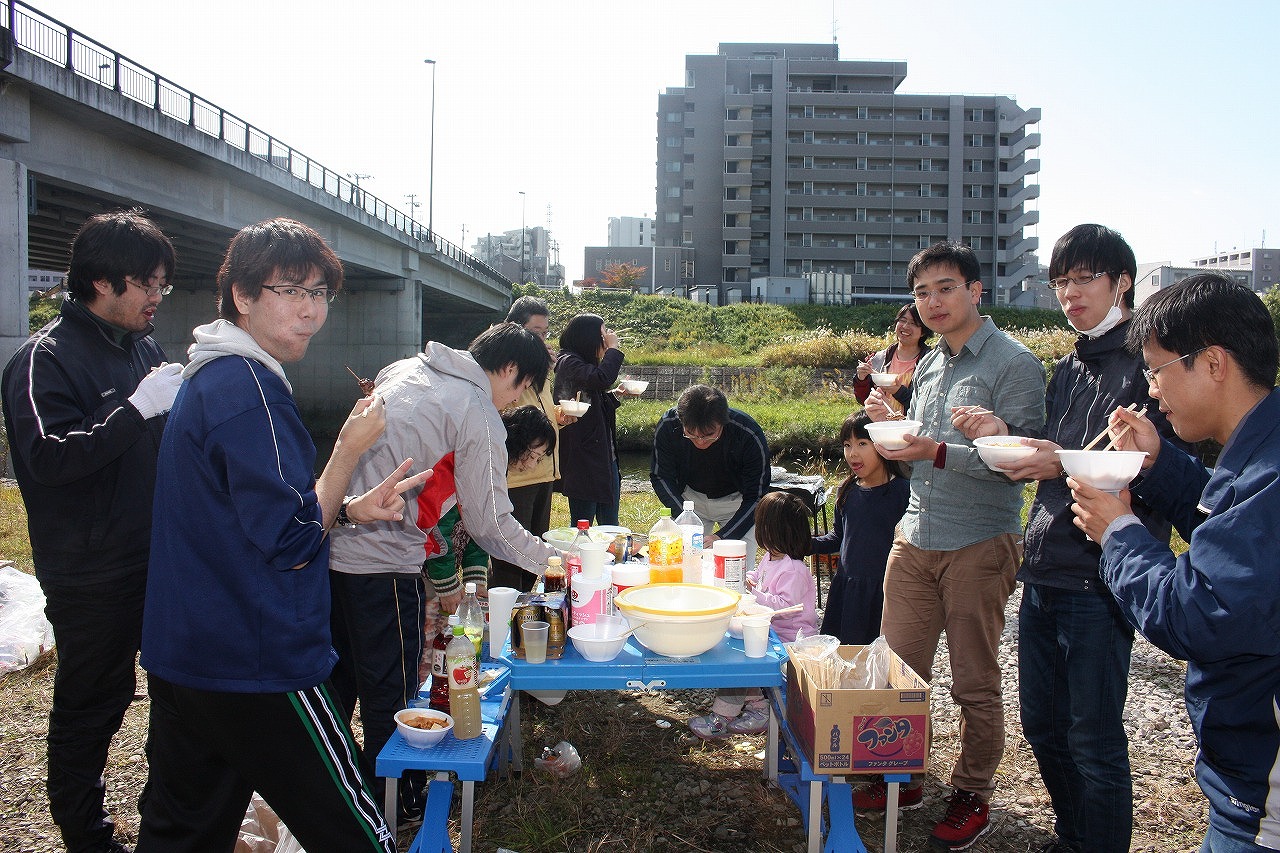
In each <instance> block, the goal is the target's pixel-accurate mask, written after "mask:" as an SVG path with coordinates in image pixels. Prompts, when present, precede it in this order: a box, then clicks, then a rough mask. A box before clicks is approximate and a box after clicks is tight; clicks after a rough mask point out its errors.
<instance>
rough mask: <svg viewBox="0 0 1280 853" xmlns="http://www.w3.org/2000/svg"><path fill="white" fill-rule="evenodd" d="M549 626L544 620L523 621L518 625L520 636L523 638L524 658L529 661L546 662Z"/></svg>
mask: <svg viewBox="0 0 1280 853" xmlns="http://www.w3.org/2000/svg"><path fill="white" fill-rule="evenodd" d="M549 628H550V626H549V625H548V624H547V623H546V622H525V623H524V624H523V625H521V626H520V637H521V639H523V640H524V659H525V660H527V661H528V662H529V663H546V661H547V630H548V629H549Z"/></svg>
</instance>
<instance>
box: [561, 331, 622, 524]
mask: <svg viewBox="0 0 1280 853" xmlns="http://www.w3.org/2000/svg"><path fill="white" fill-rule="evenodd" d="M624 358H626V356H625V355H624V354H623V352H622V350H620V349H618V335H617V333H616V332H614V331H613V330H612V329H609V328H608V327H606V326H605V323H604V319H603V318H601V317H599V316H597V315H595V314H579V315H577V316H576V317H574V318H573V319H572V320H570V321H569V324H568V325H567V326H565V329H564V331H563V332H562V333H561V334H560V354H559V355H558V356H557V357H556V368H555V373H556V381H555V398H556V400H557V401H559V400H574V399H579V397H578V395H579V394H581V400H582V401H583V402H586V403H590V404H591V408H589V409H587V411H586V412H585V413H584V414H583V415H582V416H580V417H579V418H578V420H577V421H576V422H574V423H571V424H569V425H567V426H563V427H561V428H560V476H561V479H560V491H561V492H562V493H563V494H564V495H565V497H567V498H568V499H569V520H570V521H571V522H577V521H579V520H581V519H584V518H585V519H586V520H587V521H591V522H593V523H596V524H617V523H618V502H619V493H620V489H621V483H622V480H621V476H620V475H619V474H618V447H617V436H618V422H617V409H618V406H620V405H621V403H620V402H619V400H618V397H617V396H616V395H615V394H614V393H611V392H612V391H613V389H615V388H617V385H618V371H619V370H621V369H622V361H623V359H624Z"/></svg>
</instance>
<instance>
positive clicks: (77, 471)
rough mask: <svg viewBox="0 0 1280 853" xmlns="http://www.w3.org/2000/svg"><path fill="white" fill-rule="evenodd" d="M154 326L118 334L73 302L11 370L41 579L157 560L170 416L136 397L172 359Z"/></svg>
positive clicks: (95, 574) (102, 574)
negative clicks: (153, 555) (159, 483)
mask: <svg viewBox="0 0 1280 853" xmlns="http://www.w3.org/2000/svg"><path fill="white" fill-rule="evenodd" d="M150 331H151V330H150V329H147V331H146V332H139V333H131V334H128V335H126V336H125V338H124V340H123V343H122V344H117V343H116V341H115V339H114V337H113V335H112V330H111V329H110V327H109V326H107V325H106V324H104V323H103V322H102V321H100V320H98V319H97V317H95V316H94V315H93V314H92V313H90V312H89V311H88V310H87V309H86V308H84V307H82V306H81V305H80V304H79V303H78V302H74V301H71V300H68V301H66V302H64V303H63V304H62V312H61V314H60V315H59V316H58V318H57V319H55V320H53V321H52V322H51V323H49V325H47V326H45V327H44V328H43V329H41V330H40V331H39V332H37V333H36V334H34V335H32V336H31V338H30V339H29V340H28V341H27V342H26V343H25V344H23V345H22V347H21V348H20V349H19V350H18V351H17V353H15V354H14V356H13V358H12V359H10V360H9V364H8V365H7V366H6V367H5V369H4V376H3V386H2V389H3V395H4V425H5V429H6V430H7V431H8V434H9V449H10V452H11V455H12V458H13V467H14V471H15V472H16V474H17V477H18V486H19V488H20V489H21V490H22V499H23V501H24V503H25V504H26V507H27V527H28V530H29V532H30V536H31V550H32V556H33V558H34V562H35V569H36V576H37V577H38V578H40V579H41V580H42V581H44V580H49V581H53V582H56V583H63V584H79V583H98V582H101V581H109V580H115V579H117V578H120V577H123V576H125V575H127V574H130V573H132V572H136V571H144V570H145V569H146V565H147V555H148V553H149V552H150V548H151V498H152V494H153V491H154V488H155V476H156V454H157V453H158V451H159V448H160V435H161V432H162V431H163V429H164V422H165V418H164V417H155V418H151V419H150V420H143V418H142V415H141V414H140V413H139V412H138V410H137V409H136V408H134V407H133V405H132V404H131V403H129V402H128V397H129V395H130V394H132V393H133V392H134V389H136V388H137V387H138V382H139V381H140V380H141V379H142V377H143V376H146V375H147V373H148V372H150V370H151V368H153V367H156V366H158V365H160V364H161V363H163V362H164V352H163V351H161V349H160V346H159V344H157V343H156V342H155V341H154V340H153V339H152V338H151V336H150ZM210 535H214V533H213V532H211V534H210Z"/></svg>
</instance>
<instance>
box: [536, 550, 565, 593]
mask: <svg viewBox="0 0 1280 853" xmlns="http://www.w3.org/2000/svg"><path fill="white" fill-rule="evenodd" d="M564 590H565V571H564V565H563V562H562V561H561V559H560V558H559V557H548V558H547V570H546V572H544V573H543V575H542V591H543V592H564Z"/></svg>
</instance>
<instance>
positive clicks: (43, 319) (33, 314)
mask: <svg viewBox="0 0 1280 853" xmlns="http://www.w3.org/2000/svg"><path fill="white" fill-rule="evenodd" d="M61 310H62V294H58V295H57V296H53V297H50V298H49V299H41V298H40V296H39V294H35V293H33V294H31V298H30V299H28V300H27V311H28V312H29V315H30V316H29V322H28V324H27V328H28V329H30V330H31V331H32V332H38V331H40V330H41V329H43V328H44V327H45V325H46V324H47V323H49V321H51V320H52V319H53V318H54V317H57V316H58V312H59V311H61Z"/></svg>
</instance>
